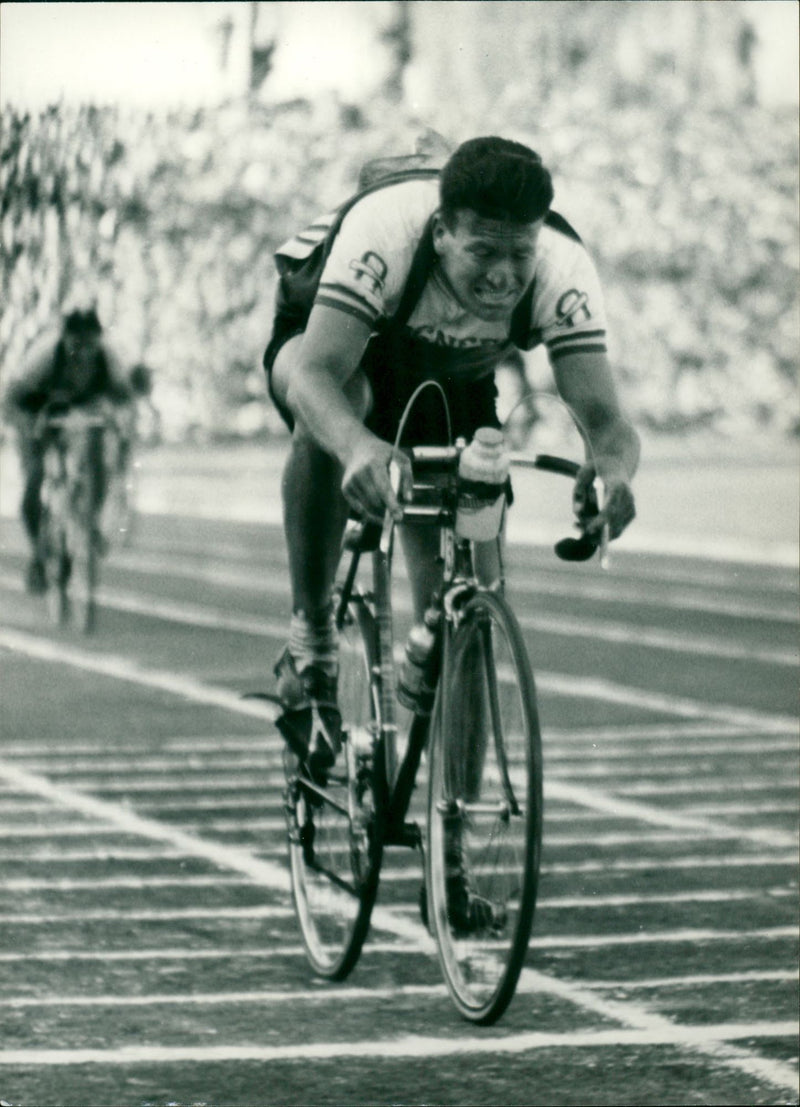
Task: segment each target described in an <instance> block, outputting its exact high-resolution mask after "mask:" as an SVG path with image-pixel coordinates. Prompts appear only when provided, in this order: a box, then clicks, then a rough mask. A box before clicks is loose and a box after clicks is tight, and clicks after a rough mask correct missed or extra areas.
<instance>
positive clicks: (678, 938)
mask: <svg viewBox="0 0 800 1107" xmlns="http://www.w3.org/2000/svg"><path fill="white" fill-rule="evenodd" d="M380 929H386V930H388V929H392V930H397V931H401V930H405V931H406V932H407V933H409V934H411V933H412V931H413V932H414V933H416V932H419V933H420V935H424V934H426V933H427V932H426V931H425V930H424V928H423V927H422V924H421V923H414V922H413V921H411V920H406V919H404V918H403V917H401V916H400V915H394V914H393V913H392V912H390V911H386V910H384V911H383V912H382V921H381V925H380ZM398 937H400V935H399V934H398ZM796 938H797V927H796V926H769V927H762V928H753V929H750V930H715V929H713V928H712V927H683V928H681V929H679V930H654V931H648V932H642V931H631V932H630V933H626V934H561V935H549V936H547V935H542V936H541V937H537V936H536V935H534V938H533V940H532V941H531V948H532V949H534V950H543V949H588V950H600V949H611V948H614V947H618V946H623V947H625V948H627V947H630V946H644V945H653V946H664V945H685V944H690V945H691V944H695V943H698V942H704V943H709V944H710V943H714V942H724V943H729V944H736V943H739V942H745V943H749V944H750V945H752V944H753V943H756V942H763V943H769V942H781V941H784V940H785V939H789V940H792V941H794V940H796ZM426 944H427V945H429V946H430V951H431V952H432V951H433V948H434V947H433V943H432V942H429V943H426ZM368 950H369V955H370V956H375V955H377V954H389V955H390V956H392V957H395V956H397V957H399V956H402V955H407V956H410V957H419V956H421V955H422V954H427V953H428V952H429V951H428V950H423V949H422V947H421V943H417V942H416V941H410V942H405V943H404V942H402V941H397V940H392V941H388V942H387V941H370V943H369V946H368ZM305 955H306V954H305V947H304V946H302V945H282V946H279V945H274V944H271V945H269V947H260V946H255V947H253V946H229V947H224V948H222V947H214V948H211V947H209V948H208V949H187V948H186V947H185V946H177V947H176V948H174V949H168V948H164V947H157V948H147V949H133V950H132V949H121V950H94V949H92V950H88V949H48V950H22V951H20V950H3V951H0V963H2V964H27V963H28V962H48V963H49V962H54V963H55V962H65V961H97V962H100V963H105V962H128V961H147V960H152V961H228V960H234V961H235V960H245V961H264V960H267V961H270V960H275V959H278V958H283V957H305ZM547 979H549V977H548V978H547Z"/></svg>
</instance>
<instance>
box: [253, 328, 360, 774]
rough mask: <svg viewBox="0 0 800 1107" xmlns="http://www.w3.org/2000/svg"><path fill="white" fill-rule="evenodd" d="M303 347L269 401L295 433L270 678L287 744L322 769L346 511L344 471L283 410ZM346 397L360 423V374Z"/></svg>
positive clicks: (332, 694) (285, 355) (292, 352)
mask: <svg viewBox="0 0 800 1107" xmlns="http://www.w3.org/2000/svg"><path fill="white" fill-rule="evenodd" d="M302 341H303V336H302V335H301V334H298V335H293V336H291V337H290V338H288V340H287V341H286V342H285V343H284V344H283V346H282V347H281V348H280V350H279V352H278V353H277V355H276V357H275V360H274V363H273V365H272V368H271V375H270V393H271V395H272V397H273V399H274V401H275V403H276V406H277V407H278V410H279V411H280V412H281V414H282V416H283V417H284V420H285V421H286V423H287V425H288V426H290V428H291V429H292V441H291V445H290V448H289V454H288V457H287V460H286V465H285V468H284V473H283V481H282V486H281V489H282V497H283V521H284V535H285V540H286V546H287V551H288V556H289V576H290V588H291V596H292V619H291V624H290V633H289V644H288V646H287V648H286V650H284V652H283V654H282V656H281V658H280V659H279V661H278V664H277V666H276V670H275V671H276V676H277V677H278V695H279V697H280V698H281V700H282V701H283V702H284V705H285V706H286V708H287V712H286V713H285V715H284V720H283V722H284V725H282V726H281V729H282V732H283V733H284V737H286V739H287V741H288V742H289V744H290V745H291V746H292V748H293V749H294V750H295V752H297V753H299V754H300V756H304V754H305V752H306V749H309V748H310V749H311V753H312V755H313V753H314V751H315V749H316V750H317V752H318V753H319V755H320V757H319V760H320V762H321V763H322V762H323V761H327V762H330V761H332V758H333V756H335V754H336V752H337V751H338V745H339V734H338V726H339V719H338V712H336V713H335V714H333V715H332V714H330V709H331V708H333V707H335V701H336V677H337V671H338V663H337V642H336V629H335V625H334V618H333V606H332V596H333V586H334V580H335V576H336V570H337V567H338V564H339V558H340V554H341V546H342V536H343V534H344V527H345V523H346V521H347V515H348V507H347V503H346V501H345V499H344V496H343V495H342V491H341V483H342V470H341V466H340V465H339V463H338V462H336V461H335V460H334V459H332V458H331V457H330V456H329V455H328V454H326V453H325V452H324V451H323V450H321V449H320V448H319V446H317V444H316V443H315V442H314V441H313V439H312V438H311V437H310V435H309V434H308V433H307V431H306V430H305V428H304V427H302V426H301V425H299V424H296V425H293V420H292V417H291V414H290V412H289V410H288V407H287V404H286V397H287V390H288V384H289V379H290V377H291V372H292V366H293V365H294V364H296V361H297V357H298V354H299V349H300V344H301V343H302ZM345 392H346V394H347V396H348V399H349V400H350V402H351V404H352V406H353V409H354V410H355V411H356V412H357V413H358V414H359V416H360V417H361V418H364V417H365V415H366V412H367V410H368V407H369V399H370V392H369V386H368V384H367V381H366V378H365V377H364V376H363V374H362V373H360V372H358V373H356V374H355V375H354V376H353V377H352V378H351V380H350V381H349V382H348V385H347V386H346V389H345ZM309 705H311V707H312V708H314V709H317V708H319V714H318V715H314V717H313V719H312V720H311V727H312V728H313V732H312V731H311V730H310V729H309V719H308V718H307V717H306V715H307V712H308V708H309ZM326 711H328V714H326ZM290 712H293V713H294V714H291V715H290ZM298 712H305V713H306V714H297V713H298ZM287 716H288V718H287ZM318 719H319V721H318ZM304 747H305V748H304Z"/></svg>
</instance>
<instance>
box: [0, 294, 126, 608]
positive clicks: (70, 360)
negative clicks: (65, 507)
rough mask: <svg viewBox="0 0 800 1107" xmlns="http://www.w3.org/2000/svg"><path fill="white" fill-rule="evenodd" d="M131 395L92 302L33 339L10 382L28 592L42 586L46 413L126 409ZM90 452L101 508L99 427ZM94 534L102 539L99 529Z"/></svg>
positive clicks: (8, 403)
mask: <svg viewBox="0 0 800 1107" xmlns="http://www.w3.org/2000/svg"><path fill="white" fill-rule="evenodd" d="M132 400H133V392H132V389H131V386H130V384H129V382H128V379H127V378H126V376H125V374H124V373H123V371H122V369H121V367H120V363H119V361H118V359H117V357H116V355H115V354H114V353H113V351H112V350H111V348H110V346H109V344H108V343H107V342H106V340H105V337H104V335H103V328H102V326H101V323H100V319H99V317H98V315H97V312H96V310H95V309H94V308H88V309H86V310H75V311H71V312H69V314H67V315H66V316H65V317H64V320H63V324H62V327H61V330H60V332H59V333H56V334H50V335H48V336H46V337H45V338H43V339H42V340H41V341H39V342H38V343H37V344H36V346H35V348H34V349H33V350H32V351H31V352H30V354H29V356H28V358H27V359H26V362H25V364H24V365H23V367H22V371H21V373H20V375H19V376H18V377H16V378H15V379H14V380H12V382H11V384H10V385H9V387H8V390H7V392H6V395H5V399H4V405H3V406H4V413H5V416H6V419H7V420H8V422H9V423H11V424H12V425H13V426H14V428H15V430H16V434H17V448H18V451H19V457H20V466H21V469H22V477H23V494H22V505H21V514H22V521H23V524H24V526H25V531H26V534H27V537H28V540H29V543H30V549H31V554H30V560H29V562H28V566H27V570H26V576H25V583H26V587H27V589H28V591H29V592H32V593H40V592H42V591H44V588H45V574H44V567H43V565H42V564H41V562H40V560H39V557H38V536H39V519H40V516H41V488H42V481H43V479H44V454H45V447H46V442H47V438H46V435H47V429H46V416H47V413H48V412H52V411H56V410H57V411H59V412H61V413H64V412H66V411H68V410H69V409H71V408H76V407H78V408H96V407H97V405H99V404H113V405H114V406H115V408H117V409H122V410H128V411H129V410H130V406H131V403H132ZM89 456H90V463H91V465H92V466H93V468H94V471H95V480H94V481H93V485H92V486H93V488H94V494H95V497H96V503H95V507H96V508H97V509H98V511H99V509H100V507H101V506H102V503H103V500H104V499H105V494H106V489H107V484H108V473H107V471H106V464H105V459H104V453H103V435H102V431H101V430H98V431H97V432H93V433H92V436H91V439H90V445H89ZM96 537H97V540H98V541H99V542H102V538H101V536H100V535H97V536H96Z"/></svg>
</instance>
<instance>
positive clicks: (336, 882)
mask: <svg viewBox="0 0 800 1107" xmlns="http://www.w3.org/2000/svg"><path fill="white" fill-rule="evenodd" d="M371 632H372V620H371V616H370V615H369V612H367V611H366V609H365V607H364V604H363V602H362V601H357V600H355V599H354V600H353V602H352V603H351V604H350V606H349V608H348V610H347V612H346V614H345V619H344V625H343V626H342V627H341V628H340V633H339V707H340V710H341V713H342V749H341V752H340V753H339V756H338V758H337V763H336V765H335V766H334V768H333V769H332V770H331V771H330V773H329V776H328V780H327V783H326V784H325V786H324V787H319V786H317V785H315V784H314V782H313V781H311V780H310V779H309V777H308V774H307V772H306V770H305V769H304V767H303V766H302V765H301V764H300V763H299V762H298V759H297V758H296V757H295V756H294V755H293V754H291V753H290V752H289V751H288V750H287V753H286V755H285V757H286V762H285V764H286V772H287V788H286V812H287V820H288V831H289V860H290V867H291V879H292V894H293V898H294V904H295V910H296V913H297V919H298V922H299V924H300V931H301V933H302V936H303V943H304V945H305V947H306V953H307V956H308V959H309V962H310V964H311V966H312V968H313V969H314V970H315V972H317V973H318V974H319V975H321V976H324V977H327V978H328V979H329V980H343V979H344V978H345V977H346V976H347V975H348V973H350V971H351V970H352V968H353V967H354V965H355V964H356V961H357V960H358V957H359V954H360V952H361V947H362V946H363V944H364V939H365V938H366V936H367V931H368V930H369V921H370V915H371V913H372V907H373V905H374V903H375V897H376V895H377V891H378V880H379V876H380V864H381V856H382V849H383V841H382V829H381V827H382V819H381V811H380V809H379V804H378V803H377V802H376V798H375V797H376V787H375V784H376V774H379V768H378V766H379V765H380V759H379V755H378V753H377V750H378V749H379V748H380V744H379V743H378V741H377V737H376V736H377V734H378V707H377V702H376V697H375V696H374V694H373V688H372V683H371V679H370V669H371V665H370V662H371V657H372V653H371V640H370V635H371Z"/></svg>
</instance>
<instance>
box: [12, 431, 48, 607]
mask: <svg viewBox="0 0 800 1107" xmlns="http://www.w3.org/2000/svg"><path fill="white" fill-rule="evenodd" d="M17 448H18V452H19V462H20V469H21V470H22V480H23V492H22V502H21V504H20V515H21V518H22V523H23V526H24V528H25V533H26V534H27V536H28V541H29V543H30V548H31V554H30V561H29V563H28V566H27V568H26V573H25V586H26V588H27V590H28V591H29V592H32V593H39V592H42V591H44V588H45V576H44V566H43V565H42V561H41V558H40V555H39V523H40V520H41V515H42V482H43V481H44V443H43V442H42V440H41V439H40V438H35V437H34V435H33V434H32V433H30V431H29V430H28V429H22V428H20V430H19V433H18V437H17Z"/></svg>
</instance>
